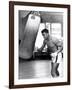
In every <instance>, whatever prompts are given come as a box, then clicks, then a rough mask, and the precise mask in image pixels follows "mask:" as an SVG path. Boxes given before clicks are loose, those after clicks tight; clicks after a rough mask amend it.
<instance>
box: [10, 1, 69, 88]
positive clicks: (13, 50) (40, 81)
mask: <svg viewBox="0 0 72 90" xmlns="http://www.w3.org/2000/svg"><path fill="white" fill-rule="evenodd" d="M29 14H34V15H36V16H37V17H38V18H37V21H35V22H36V23H35V22H33V23H32V22H31V21H29V22H28V26H27V27H29V28H27V29H30V30H32V29H35V30H36V28H37V26H38V25H40V23H41V25H42V24H43V25H44V28H48V29H49V30H53V32H49V33H50V34H52V35H55V32H56V29H54V28H55V27H56V26H59V27H60V25H61V30H63V31H62V32H61V35H62V36H63V48H64V49H63V56H64V59H63V68H62V69H63V77H59V78H58V77H57V78H53V77H52V78H48V77H43V76H44V75H45V73H43V76H42V72H43V71H42V72H41V76H40V77H34V78H33V77H32V75H34V72H35V74H36V71H35V70H36V69H31V70H34V72H29V71H28V72H29V74H31V76H29V75H28V73H27V70H28V69H29V68H30V67H31V66H32V64H31V66H30V67H29V66H27V63H26V60H27V57H28V55H27V54H26V58H25V63H24V62H23V61H24V59H21V63H24V64H23V65H24V66H25V65H26V67H24V68H23V67H22V68H21V69H22V72H23V74H26V73H27V74H26V75H25V77H19V75H20V76H21V74H22V73H19V70H20V64H19V62H20V61H19V60H20V58H19V54H20V48H19V43H20V42H21V40H22V39H24V37H23V36H24V35H26V34H24V33H23V31H22V32H20V30H24V28H26V27H24V26H26V24H27V20H28V16H29ZM25 17H27V19H26V18H25ZM22 18H23V19H24V18H25V19H24V20H23V19H22ZM31 18H32V19H35V17H34V16H32V17H31ZM39 18H41V20H40V19H39ZM56 18H58V19H56ZM21 20H23V21H21ZM22 23H23V26H22ZM24 23H25V24H24ZM30 23H31V24H30ZM37 23H39V24H37ZM58 23H59V24H58ZM60 23H61V24H60ZM32 24H33V25H32ZM30 25H31V26H30ZM47 25H48V26H49V27H47ZM54 25H55V26H54ZM34 27H35V28H34ZM59 27H58V28H59ZM21 28H23V29H21ZM38 28H39V26H38ZM52 28H53V29H52ZM27 29H26V30H27ZM59 29H60V28H59ZM54 30H55V31H54ZM28 33H30V32H28ZM57 33H58V32H57ZM57 33H56V35H57ZM59 34H60V33H59ZM59 34H58V35H59ZM31 35H32V36H33V37H32V39H31V36H30V39H31V40H33V38H36V35H37V33H36V34H35V33H33V34H32V33H31ZM27 37H28V36H27ZM26 41H27V40H26ZM28 42H29V43H31V41H30V40H29V41H27V43H28ZM39 42H41V41H39ZM39 42H38V44H39ZM25 43H26V42H25ZM32 43H35V42H32ZM24 45H25V44H24ZM27 45H28V44H26V46H27ZM33 47H34V46H33V44H31V47H30V49H31V48H33ZM22 49H24V47H23V48H22ZM31 50H32V49H31ZM24 51H25V49H24ZM22 54H23V52H22V53H21V57H23V55H22ZM32 54H34V53H32ZM24 55H25V54H24ZM30 55H31V53H30ZM36 55H37V53H36V52H35V54H34V56H33V57H35V56H36ZM24 57H25V56H24ZM41 57H42V58H41V59H44V57H43V56H41ZM45 57H46V56H45ZM41 59H40V62H38V64H39V63H41ZM37 61H38V60H37ZM28 62H30V60H29V59H28ZM42 62H43V61H42ZM46 62H47V61H46ZM32 63H33V61H32ZM34 63H35V62H34ZM38 64H37V66H36V68H37V67H38V69H37V70H39V69H40V71H41V69H44V67H42V68H41V67H39V66H38ZM45 64H46V63H45ZM28 65H30V64H28ZM35 65H36V63H35V64H34V66H35ZM39 65H40V64H39ZM42 65H44V62H43V63H42ZM21 66H22V65H21ZM34 66H33V67H31V68H34ZM45 68H47V67H45ZM23 69H24V70H23ZM29 70H30V69H29ZM46 70H47V69H46ZM46 70H45V71H46ZM40 71H39V73H38V71H37V73H38V75H40ZM47 74H48V73H47ZM61 85H70V5H65V4H51V3H34V2H18V1H10V2H9V88H10V89H11V88H30V87H45V86H61Z"/></svg>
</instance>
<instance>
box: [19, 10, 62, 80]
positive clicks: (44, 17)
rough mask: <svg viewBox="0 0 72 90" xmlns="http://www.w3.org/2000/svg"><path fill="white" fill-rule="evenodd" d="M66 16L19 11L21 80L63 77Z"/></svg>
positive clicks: (58, 13) (55, 13)
mask: <svg viewBox="0 0 72 90" xmlns="http://www.w3.org/2000/svg"><path fill="white" fill-rule="evenodd" d="M62 24H63V13H62V12H44V11H19V79H28V78H44V77H48V78H51V77H53V78H54V77H62V76H63V66H62V65H61V67H60V71H61V70H62V71H61V72H59V70H58V68H59V66H60V63H61V64H62V63H63V25H62Z"/></svg>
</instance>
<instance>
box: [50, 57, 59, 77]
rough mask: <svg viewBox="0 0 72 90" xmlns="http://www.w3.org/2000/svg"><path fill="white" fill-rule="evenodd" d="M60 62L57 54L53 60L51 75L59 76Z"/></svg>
mask: <svg viewBox="0 0 72 90" xmlns="http://www.w3.org/2000/svg"><path fill="white" fill-rule="evenodd" d="M58 67H59V63H57V56H56V57H53V58H52V62H51V75H52V76H53V77H57V76H59V71H58Z"/></svg>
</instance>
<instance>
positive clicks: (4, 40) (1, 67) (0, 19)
mask: <svg viewBox="0 0 72 90" xmlns="http://www.w3.org/2000/svg"><path fill="white" fill-rule="evenodd" d="M22 1H23V0H22ZM24 1H30V2H31V1H33V2H37V0H24ZM8 2H9V0H1V2H0V90H9V89H8V77H9V75H8V72H9V12H8V10H9V5H8ZM38 2H43V3H46V2H48V3H60V4H70V5H71V15H72V0H38ZM71 21H72V18H71ZM71 29H72V27H71ZM71 34H72V31H71ZM71 38H72V35H71ZM71 46H72V42H71ZM71 48H72V47H71ZM71 64H72V62H71ZM71 68H72V66H71ZM71 76H72V72H71ZM71 89H72V82H71V85H70V86H56V87H40V88H39V87H38V88H26V89H19V90H71Z"/></svg>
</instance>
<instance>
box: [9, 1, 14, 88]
mask: <svg viewBox="0 0 72 90" xmlns="http://www.w3.org/2000/svg"><path fill="white" fill-rule="evenodd" d="M13 86H14V4H13V3H12V2H10V3H9V88H12V87H13Z"/></svg>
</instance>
